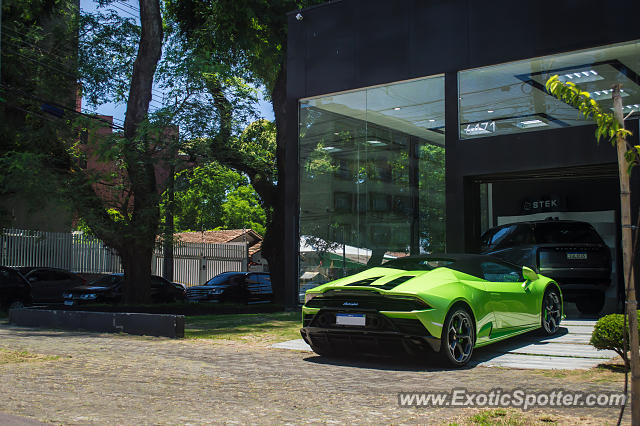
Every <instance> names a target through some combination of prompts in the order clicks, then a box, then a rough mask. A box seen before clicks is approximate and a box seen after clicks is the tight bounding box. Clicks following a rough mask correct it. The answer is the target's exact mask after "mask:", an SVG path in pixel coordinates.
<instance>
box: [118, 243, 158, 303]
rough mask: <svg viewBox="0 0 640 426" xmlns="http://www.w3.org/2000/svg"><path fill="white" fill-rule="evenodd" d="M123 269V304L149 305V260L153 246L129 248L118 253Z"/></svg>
mask: <svg viewBox="0 0 640 426" xmlns="http://www.w3.org/2000/svg"><path fill="white" fill-rule="evenodd" d="M120 256H121V258H122V265H123V267H124V281H125V282H124V288H123V292H124V302H125V303H126V304H139V303H142V304H146V303H151V259H152V257H153V246H151V247H150V248H148V247H140V246H131V247H130V248H127V249H125V250H123V252H121V253H120Z"/></svg>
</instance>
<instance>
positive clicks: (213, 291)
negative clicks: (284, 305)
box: [187, 272, 273, 303]
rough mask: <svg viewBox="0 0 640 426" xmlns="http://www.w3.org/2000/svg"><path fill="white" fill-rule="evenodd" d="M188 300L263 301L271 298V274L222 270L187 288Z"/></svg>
mask: <svg viewBox="0 0 640 426" xmlns="http://www.w3.org/2000/svg"><path fill="white" fill-rule="evenodd" d="M187 300H189V301H190V302H236V303H263V302H270V301H272V300H273V289H272V288H271V276H270V275H269V274H268V273H264V272H223V273H222V274H219V275H216V276H215V277H213V278H211V279H210V280H209V281H207V282H206V283H205V284H203V285H201V286H195V287H189V288H188V289H187Z"/></svg>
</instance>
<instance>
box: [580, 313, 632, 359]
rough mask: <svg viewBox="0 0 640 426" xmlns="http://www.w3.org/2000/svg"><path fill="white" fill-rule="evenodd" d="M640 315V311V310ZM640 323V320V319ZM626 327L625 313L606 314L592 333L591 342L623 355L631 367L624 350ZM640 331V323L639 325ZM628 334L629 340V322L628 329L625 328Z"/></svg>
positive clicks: (598, 347) (596, 346)
mask: <svg viewBox="0 0 640 426" xmlns="http://www.w3.org/2000/svg"><path fill="white" fill-rule="evenodd" d="M638 314H639V317H640V311H638ZM639 323H640V321H639ZM623 328H624V315H622V314H611V315H606V316H604V317H602V318H600V319H599V320H598V322H597V323H596V326H595V328H594V329H593V334H592V335H591V342H590V343H591V344H592V345H593V347H595V348H596V349H609V350H612V351H616V352H617V353H618V355H620V356H621V357H622V359H623V360H624V362H625V364H626V365H627V367H629V359H628V358H627V354H626V353H625V351H624V343H623V339H624V336H623V334H622V332H623V331H622V330H623ZM638 330H639V331H640V324H639V326H638ZM625 333H626V335H627V342H629V324H628V322H627V329H626V330H625Z"/></svg>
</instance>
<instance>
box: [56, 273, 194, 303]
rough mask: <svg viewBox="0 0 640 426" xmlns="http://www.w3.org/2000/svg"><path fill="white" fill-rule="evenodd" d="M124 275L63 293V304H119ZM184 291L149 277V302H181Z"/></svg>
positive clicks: (180, 287)
mask: <svg viewBox="0 0 640 426" xmlns="http://www.w3.org/2000/svg"><path fill="white" fill-rule="evenodd" d="M123 282H124V274H111V275H105V276H104V277H101V278H99V279H97V280H95V281H93V282H91V283H90V284H88V285H84V286H78V287H75V288H72V289H70V290H68V291H66V292H64V294H63V297H64V304H65V305H67V306H73V305H78V304H84V303H119V302H121V301H122V297H123V289H122V283H123ZM184 299H185V289H184V287H183V286H182V285H181V284H179V283H172V282H169V281H167V280H166V279H164V278H162V277H159V276H157V275H152V276H151V300H152V302H154V303H171V302H176V301H183V300H184Z"/></svg>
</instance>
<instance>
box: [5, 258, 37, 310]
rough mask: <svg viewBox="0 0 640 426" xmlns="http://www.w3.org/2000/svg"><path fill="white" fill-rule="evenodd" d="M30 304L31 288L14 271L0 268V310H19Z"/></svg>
mask: <svg viewBox="0 0 640 426" xmlns="http://www.w3.org/2000/svg"><path fill="white" fill-rule="evenodd" d="M30 303H31V286H30V285H29V282H28V281H27V280H26V279H25V278H24V277H23V276H22V274H20V272H18V271H16V270H15V269H12V268H8V267H6V266H0V308H2V309H7V308H21V307H23V306H24V305H28V304H30Z"/></svg>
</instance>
